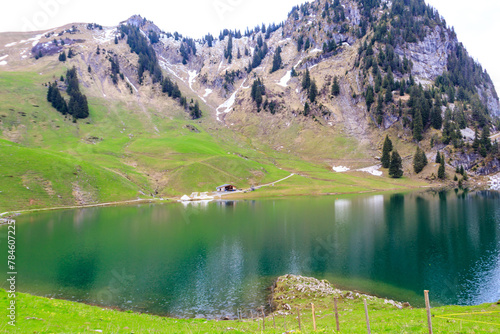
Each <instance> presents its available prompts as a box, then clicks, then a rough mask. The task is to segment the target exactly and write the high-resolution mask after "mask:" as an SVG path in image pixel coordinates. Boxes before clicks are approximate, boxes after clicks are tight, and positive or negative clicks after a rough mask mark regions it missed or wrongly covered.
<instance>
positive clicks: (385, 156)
mask: <svg viewBox="0 0 500 334" xmlns="http://www.w3.org/2000/svg"><path fill="white" fill-rule="evenodd" d="M391 151H392V141H391V140H390V139H389V136H386V137H385V141H384V146H383V148H382V159H381V162H382V167H384V168H389V166H390V164H391Z"/></svg>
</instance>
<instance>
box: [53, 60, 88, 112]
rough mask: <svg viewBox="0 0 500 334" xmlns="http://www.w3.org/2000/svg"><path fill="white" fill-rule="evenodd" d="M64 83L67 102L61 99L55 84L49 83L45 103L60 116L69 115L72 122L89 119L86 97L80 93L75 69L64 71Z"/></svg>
mask: <svg viewBox="0 0 500 334" xmlns="http://www.w3.org/2000/svg"><path fill="white" fill-rule="evenodd" d="M65 83H66V93H67V94H68V95H69V102H66V100H65V99H64V98H63V97H62V95H61V92H60V90H59V86H58V84H57V82H53V83H49V86H48V87H49V88H48V91H47V101H48V102H50V103H51V104H52V106H53V107H54V108H55V109H56V110H57V111H59V112H60V113H61V114H63V115H71V116H72V117H73V120H74V121H76V120H77V119H83V118H87V117H89V106H88V102H87V97H86V96H85V95H84V94H82V93H81V91H80V86H79V84H78V76H77V72H76V67H74V66H73V68H72V69H68V70H67V71H66V79H65Z"/></svg>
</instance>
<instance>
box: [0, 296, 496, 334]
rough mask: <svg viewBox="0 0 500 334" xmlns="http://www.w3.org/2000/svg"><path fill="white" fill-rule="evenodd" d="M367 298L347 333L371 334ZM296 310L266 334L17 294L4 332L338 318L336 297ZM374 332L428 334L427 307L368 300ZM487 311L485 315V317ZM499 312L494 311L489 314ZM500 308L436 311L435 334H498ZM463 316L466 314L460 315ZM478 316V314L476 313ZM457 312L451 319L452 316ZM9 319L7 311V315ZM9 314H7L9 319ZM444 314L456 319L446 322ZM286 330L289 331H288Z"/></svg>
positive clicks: (204, 329)
mask: <svg viewBox="0 0 500 334" xmlns="http://www.w3.org/2000/svg"><path fill="white" fill-rule="evenodd" d="M363 299H365V296H363V295H360V297H356V296H354V297H353V299H349V298H342V297H341V298H340V299H339V303H338V310H339V316H340V328H341V331H342V332H344V333H366V322H365V313H364V304H363ZM286 302H287V303H288V304H289V305H290V306H291V307H292V311H291V312H289V313H291V314H288V315H283V314H278V312H276V313H274V323H275V326H276V328H274V325H273V315H268V316H267V318H266V330H265V331H263V330H262V320H261V319H260V320H257V319H254V320H251V319H246V320H243V321H242V322H239V321H217V320H209V321H207V320H204V319H173V318H165V317H158V316H153V315H148V314H138V313H130V312H120V311H116V310H110V309H102V308H100V307H96V306H89V305H85V304H79V303H75V302H69V301H65V300H57V299H47V298H43V297H36V296H32V295H28V294H22V293H18V294H17V303H16V305H17V323H16V326H15V327H12V326H10V325H8V324H7V322H6V321H2V322H1V323H0V332H3V333H91V332H93V333H95V332H102V333H225V332H231V333H260V332H265V333H283V332H285V331H287V330H288V331H289V330H295V331H298V321H297V313H296V311H295V307H299V308H300V309H301V320H302V333H309V332H313V324H312V316H311V306H310V303H311V302H313V303H314V305H315V309H316V325H317V330H318V332H325V333H332V332H333V331H334V330H335V328H336V325H335V317H334V314H333V311H332V308H333V302H332V296H328V297H318V296H311V295H309V296H307V295H302V296H295V298H293V299H292V300H286ZM8 303H9V300H8V298H7V293H6V292H5V290H0V308H1V309H2V310H3V311H2V312H4V313H5V312H7V311H6V308H7V306H8ZM368 308H369V316H370V324H371V329H372V333H426V332H427V320H426V319H427V318H426V311H425V309H398V308H396V307H394V306H392V305H390V304H387V303H385V302H384V299H379V298H374V297H370V298H369V300H368ZM479 312H483V313H479ZM484 312H493V313H484ZM498 312H500V306H499V305H497V304H484V305H480V306H467V307H460V306H445V307H439V308H434V309H432V314H433V318H432V319H433V328H434V333H498V331H499V330H500V313H498ZM457 313H459V314H460V315H454V314H457ZM472 313H477V314H472ZM450 314H451V316H450ZM5 315H6V313H5ZM5 315H2V317H3V318H4V320H5V319H6V317H5ZM439 316H444V317H447V318H450V319H445V318H440V317H439ZM285 328H286V330H285Z"/></svg>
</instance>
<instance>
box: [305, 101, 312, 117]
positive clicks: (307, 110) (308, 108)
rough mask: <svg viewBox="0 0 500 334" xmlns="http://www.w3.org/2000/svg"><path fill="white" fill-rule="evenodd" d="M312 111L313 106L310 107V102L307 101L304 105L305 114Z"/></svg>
mask: <svg viewBox="0 0 500 334" xmlns="http://www.w3.org/2000/svg"><path fill="white" fill-rule="evenodd" d="M310 112H311V108H310V107H309V103H307V102H306V104H305V105H304V116H307V115H309V113H310Z"/></svg>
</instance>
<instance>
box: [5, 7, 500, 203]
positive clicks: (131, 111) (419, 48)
mask: <svg viewBox="0 0 500 334" xmlns="http://www.w3.org/2000/svg"><path fill="white" fill-rule="evenodd" d="M410 12H411V13H414V14H411V15H409V14H408V13H410ZM127 25H130V26H134V27H136V28H138V35H137V36H135V37H134V40H132V37H131V31H130V30H127V29H125V28H123V27H126V26H127ZM33 34H34V33H16V34H12V33H11V34H5V33H2V34H0V61H1V62H3V63H2V64H3V65H2V66H1V67H0V71H2V72H4V73H11V75H10V76H9V78H8V81H5V84H7V83H8V84H11V85H12V84H13V85H14V87H18V88H16V89H17V90H18V91H19V92H21V91H23V90H22V89H23V88H22V87H23V85H24V83H23V82H24V81H23V80H16V79H15V78H17V77H19V78H22V77H26V78H28V77H29V79H26V80H28V81H27V83H26V84H27V85H28V86H29V87H33V88H34V87H35V86H36V87H37V88H36V89H35V90H33V91H36V92H39V93H37V94H36V95H33V96H32V98H31V99H32V101H33V103H32V104H33V105H40V106H42V109H43V117H44V118H45V119H46V123H44V124H43V125H40V124H39V123H38V121H37V120H36V119H35V118H34V117H35V116H36V114H37V113H38V111H37V112H33V109H29V108H28V107H26V108H25V107H23V108H21V109H22V111H18V110H17V109H19V108H18V106H17V105H16V102H15V101H16V99H18V97H21V96H22V95H19V94H21V93H19V92H17V91H16V89H10V88H9V89H6V88H5V92H7V93H6V94H4V99H5V100H6V106H8V108H6V109H5V110H4V112H3V113H2V115H3V116H2V117H3V121H2V123H1V124H0V128H1V130H2V137H3V138H4V139H6V140H9V141H11V142H15V143H18V144H21V145H24V146H27V147H34V148H41V149H49V150H55V151H58V152H65V153H67V154H69V155H71V156H74V157H77V158H78V159H85V160H89V159H90V160H92V155H91V154H89V153H88V152H91V151H92V150H90V151H89V150H88V149H87V148H85V149H84V148H82V147H80V146H81V144H78V145H77V146H75V145H76V144H71V145H65V144H64V145H61V144H62V143H61V142H54V141H53V140H52V139H50V138H53V137H54V136H55V137H57V136H59V138H60V140H62V141H66V140H68V141H69V142H70V143H77V142H79V143H81V142H85V143H89V142H90V143H92V145H94V146H96V148H95V149H93V151H95V152H98V153H96V154H98V156H99V157H100V158H99V159H101V158H102V159H103V160H105V161H106V168H107V170H113V171H114V172H117V173H118V174H119V175H125V178H126V179H127V180H129V181H130V180H132V181H133V183H135V184H138V183H137V180H138V179H141V180H142V181H140V184H141V186H140V187H139V188H140V192H142V193H144V194H148V193H149V194H152V195H156V193H158V195H180V194H182V192H189V191H195V190H205V189H207V188H206V187H209V188H211V187H213V186H215V185H217V183H219V182H220V184H222V183H226V181H228V179H231V178H233V177H234V180H235V181H236V182H241V183H242V184H243V185H252V184H258V183H259V182H260V181H262V180H264V179H265V180H266V181H272V176H273V175H277V176H280V177H281V176H282V174H280V173H278V174H273V173H275V172H271V171H270V170H271V168H270V167H266V166H271V165H272V166H274V167H273V168H278V169H277V170H276V172H278V170H279V168H282V169H283V170H286V171H288V172H299V173H300V172H304V171H305V170H306V171H307V170H309V171H310V170H315V168H317V167H318V168H320V170H321V172H319V171H318V173H320V174H321V175H322V176H321V177H318V175H316V176H314V177H315V178H316V179H322V180H324V179H327V178H337V177H341V176H332V175H330V174H332V167H334V166H338V165H342V166H345V165H348V166H347V167H349V168H351V169H353V170H354V169H363V168H365V167H373V166H374V165H377V164H378V163H379V157H380V154H381V152H380V151H381V149H382V140H383V138H384V137H385V136H386V135H390V136H391V138H393V139H394V140H395V146H396V148H397V150H398V151H399V152H400V153H402V155H403V166H404V169H405V175H408V176H410V177H411V178H412V179H414V180H417V181H418V182H421V181H425V182H431V183H432V182H436V180H435V175H436V174H437V167H436V166H428V167H426V169H424V173H423V174H420V175H417V174H415V173H414V172H413V170H412V167H411V159H412V155H413V152H414V150H415V148H416V146H417V145H418V146H420V147H421V148H422V149H423V150H424V151H425V152H426V153H427V155H428V156H429V157H431V156H433V155H435V154H436V152H438V151H443V152H444V153H445V156H446V157H447V159H448V160H447V164H448V167H447V168H448V170H449V175H451V176H449V180H448V181H449V182H451V180H450V179H451V178H452V176H453V170H454V169H455V167H459V166H465V168H466V170H467V172H468V173H471V174H472V175H476V174H477V175H483V174H490V173H495V172H497V171H500V161H498V156H497V155H498V150H497V148H496V146H495V145H493V143H491V142H490V143H489V146H488V141H486V140H485V141H482V142H481V143H478V145H477V147H476V144H475V141H474V135H472V137H471V135H470V133H471V132H472V134H474V129H479V130H481V129H482V130H481V131H483V132H485V131H486V130H485V129H487V130H488V131H491V132H492V133H494V134H495V133H496V132H497V129H498V127H499V122H498V115H499V114H500V106H499V103H498V96H497V94H496V91H495V88H494V85H493V83H492V82H491V79H490V78H489V76H488V74H487V72H485V71H483V69H482V67H481V66H480V65H479V64H477V63H476V62H475V61H474V60H472V58H470V57H469V56H468V54H467V52H466V50H465V48H464V47H463V45H461V44H460V43H459V42H458V39H457V37H456V35H455V34H454V32H453V30H452V29H450V28H448V27H447V26H446V22H445V21H444V19H443V18H441V17H440V16H439V14H438V13H437V12H436V11H435V10H434V9H432V8H431V7H429V6H426V5H425V3H424V2H423V1H420V0H411V1H407V2H404V1H400V0H396V1H393V2H392V1H371V0H370V1H367V0H356V1H351V0H349V1H348V0H343V1H338V0H335V1H329V0H328V1H324V0H321V1H314V2H312V3H307V4H304V5H302V6H296V7H294V8H293V9H292V11H291V12H290V14H289V16H288V18H287V20H286V21H284V22H283V23H282V24H278V25H275V24H272V25H271V26H266V25H263V26H259V27H255V28H253V29H252V30H250V29H247V31H245V32H243V33H241V32H240V31H230V30H224V31H222V32H221V35H220V36H219V38H217V37H214V36H211V35H210V34H207V35H206V36H205V37H203V38H202V39H198V40H194V39H191V38H188V37H183V36H181V35H179V34H177V33H173V34H171V33H166V32H164V31H162V30H161V29H160V28H159V27H157V26H156V25H154V23H152V22H150V21H147V20H145V19H144V18H142V17H140V16H138V15H135V16H132V17H131V18H129V19H127V20H125V21H122V22H121V23H120V24H119V25H117V26H113V27H102V26H100V25H98V24H93V23H92V24H91V23H80V24H68V25H65V26H63V27H61V28H55V29H51V30H48V31H45V32H41V33H36V35H35V36H33ZM62 41H64V43H62ZM131 43H135V44H137V43H142V44H141V45H143V46H142V47H137V46H134V47H135V50H136V51H134V48H132V47H131ZM146 48H152V49H153V50H154V54H151V55H150V56H148V57H149V58H148V57H144V55H143V56H141V53H143V54H146V53H148V52H149V53H151V52H150V51H146ZM70 49H71V50H72V52H74V53H75V56H74V57H73V58H71V59H67V60H66V61H60V60H58V55H60V54H61V53H62V52H64V53H66V52H69V50H70ZM278 50H279V51H278ZM141 57H142V58H141ZM141 59H142V60H141ZM141 62H142V65H141ZM113 64H114V65H113ZM73 66H75V68H76V70H77V72H78V79H79V81H80V84H81V87H82V90H83V91H84V93H85V94H86V95H87V97H88V98H89V108H90V117H89V119H87V120H78V122H77V123H71V119H70V117H69V116H68V115H66V116H63V115H62V116H58V115H56V113H55V110H52V111H51V109H50V106H49V105H46V104H43V103H42V102H43V99H44V98H45V96H44V95H45V94H44V93H43V90H44V89H46V88H45V87H46V85H47V83H49V82H53V81H59V80H58V79H59V76H61V74H62V75H64V73H65V69H66V68H71V67H73ZM141 67H142V68H143V69H141ZM155 68H158V69H159V71H160V73H153V72H157V71H158V70H156V69H155ZM153 69H155V70H153ZM152 71H153V72H152ZM23 73H24V74H23ZM31 73H32V74H31ZM34 73H38V74H39V77H38V78H37V77H35V75H34ZM169 82H170V83H169ZM335 82H336V84H337V86H338V87H337V89H334V86H335V84H334V83H335ZM63 86H64V85H63V83H62V82H61V81H60V84H59V87H60V89H62V87H63ZM172 87H173V88H174V90H175V87H177V89H178V92H179V94H177V93H175V94H173V95H172V92H171V89H172ZM197 101H198V102H197ZM369 102H370V103H369ZM197 104H198V105H199V107H200V109H201V113H202V115H201V116H202V117H201V119H196V120H191V121H190V120H189V119H190V118H193V117H194V116H193V115H195V114H196V113H195V112H193V110H194V109H195V108H196V105H197ZM40 111H42V110H40ZM20 113H24V115H25V116H22V114H20ZM418 113H419V114H420V116H421V119H422V124H421V128H419V127H418V126H416V125H415V124H416V123H415V122H416V121H415V119H416V118H417V117H416V115H417V114H418ZM436 117H437V118H439V119H441V122H442V124H441V126H440V127H438V126H437V125H435V123H434V118H436ZM107 118H109V119H110V120H111V119H112V120H113V121H112V122H111V121H107V120H106V119H107ZM56 122H59V123H60V125H58V126H59V128H53V130H49V128H50V127H49V126H46V125H45V124H54V123H56ZM181 124H184V125H181ZM186 124H187V125H186ZM55 129H57V130H55ZM189 129H191V130H192V129H194V130H193V131H191V130H189ZM419 129H420V130H419ZM417 130H418V131H420V133H417ZM50 131H57V132H64V135H55V134H53V133H50ZM169 131H172V132H173V133H177V135H178V136H179V135H180V136H188V137H189V138H190V139H189V140H191V141H192V140H194V136H197V134H196V131H201V133H202V134H203V136H204V137H203V138H205V139H204V140H207V143H208V144H207V145H208V146H209V147H211V145H212V143H213V142H214V141H216V142H220V141H222V142H223V143H224V144H222V146H220V147H219V146H217V145H221V144H220V143H219V144H217V145H216V146H217V148H216V149H215V147H213V148H212V149H213V150H215V151H217V153H216V155H219V154H222V152H224V151H232V152H233V153H232V155H234V156H236V157H238V159H236V160H234V161H233V160H231V161H232V162H231V163H233V162H234V163H236V165H234V166H237V167H236V168H235V169H231V168H232V167H229V168H228V170H231V172H230V173H229V175H231V176H229V177H227V176H226V177H224V176H218V177H217V179H218V180H214V179H213V177H212V176H209V175H208V174H207V172H206V171H202V170H203V166H206V165H205V163H204V162H203V163H202V161H200V160H199V158H198V156H197V155H198V154H199V152H201V151H199V150H198V149H196V150H192V149H191V148H189V149H188V151H189V153H188V155H187V156H183V157H182V158H180V160H179V159H178V158H179V156H180V155H181V156H182V155H183V154H185V153H184V152H185V148H184V147H183V148H180V147H178V146H175V148H172V147H171V146H169V145H171V144H170V142H169V141H166V138H169V140H170V141H171V140H174V139H175V140H177V139H176V136H174V135H170V134H168V132H169ZM488 136H489V135H488ZM420 137H421V138H420ZM89 138H90V139H89ZM92 138H94V139H92ZM95 138H97V139H95ZM118 138H122V139H118ZM120 141H121V142H120ZM155 141H156V142H157V143H159V142H162V143H164V145H166V146H165V147H166V151H167V152H169V153H166V152H165V153H163V152H161V151H160V150H158V149H157V148H153V147H149V148H147V149H145V152H141V149H140V148H139V147H138V145H139V144H138V143H142V144H141V145H146V146H148V145H150V143H151V142H155ZM110 142H116V143H118V142H120V144H119V145H118V146H116V147H112V146H109V148H106V149H103V148H104V147H108V145H110V144H109V143H110ZM195 142H196V145H195V146H196V147H197V145H199V143H198V141H197V140H196V141H195ZM146 143H147V144H146ZM86 145H87V144H86ZM155 145H157V144H155ZM176 145H177V144H176ZM223 147H224V148H223ZM483 148H484V149H483ZM212 149H211V150H212ZM106 150H108V151H106ZM148 150H149V151H148ZM105 151H106V153H104V152H105ZM202 151H203V150H202ZM215 151H213V152H215ZM483 151H485V152H483ZM205 153H206V152H204V153H203V154H205ZM226 153H227V152H226ZM479 153H481V154H482V153H485V154H486V156H487V158H486V159H483V158H482V156H481V155H480V154H479ZM103 154H104V155H103ZM111 156H114V158H112V160H113V163H112V164H111V165H107V164H108V163H109V162H110V158H109V157H111ZM206 157H207V158H208V159H211V158H210V154H208V155H207V156H206ZM182 159H187V160H182ZM218 159H219V160H217V161H218V162H217V163H213V165H212V167H214V168H216V170H219V171H220V165H225V164H226V162H227V161H226V160H227V159H226V158H222V155H221V158H218ZM221 159H222V160H221ZM248 161H253V162H255V163H257V164H262V165H261V167H257V165H253V167H249V165H248V164H247V162H248ZM290 161H293V163H290ZM253 162H252V163H253ZM310 164H312V165H310ZM313 165H314V166H315V167H314V168H313V167H312V166H313ZM298 166H302V167H300V168H299V167H298ZM435 169H436V170H435ZM369 170H372V169H369ZM200 171H202V172H200ZM263 171H265V172H263ZM200 173H201V174H200ZM249 173H250V174H249ZM28 174H29V173H28ZM132 174H135V175H136V176H133V177H132V176H131V175H132ZM354 174H356V173H354ZM354 174H353V175H354ZM189 175H198V176H196V178H198V179H197V181H198V182H194V181H193V178H194V176H189ZM243 175H245V176H243ZM250 175H253V176H251V177H250ZM304 175H305V174H304ZM325 175H327V176H325ZM356 175H357V174H356ZM285 176H286V175H285ZM310 176H311V175H310ZM23 178H24V179H27V178H29V177H28V176H26V174H22V175H20V176H19V180H20V181H19V182H20V183H21V184H22V183H23V182H24V181H22V180H23ZM44 180H45V179H44ZM134 180H135V181H134ZM146 180H147V181H146ZM179 180H182V181H179ZM235 181H233V182H235ZM44 182H45V181H44ZM75 182H76V181H75ZM89 182H90V181H89ZM350 182H354V184H359V183H358V181H353V180H351V181H350ZM384 182H387V180H386V179H385V178H384ZM391 182H392V181H391ZM405 182H409V181H408V180H406V181H405ZM24 183H26V182H24ZM42 183H43V182H42ZM76 183H77V182H76ZM91 183H92V182H90V186H89V187H90V188H92V191H90V192H89V193H92V194H94V195H95V196H94V200H97V197H98V194H99V190H98V189H95V187H94V186H92V184H91ZM73 188H75V189H76V188H78V187H76V186H74V187H73ZM81 188H82V187H79V189H81ZM313 189H314V188H313ZM73 190H74V189H73ZM127 191H129V190H127ZM73 192H75V193H78V191H73ZM44 196H45V195H44ZM90 198H92V196H90Z"/></svg>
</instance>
